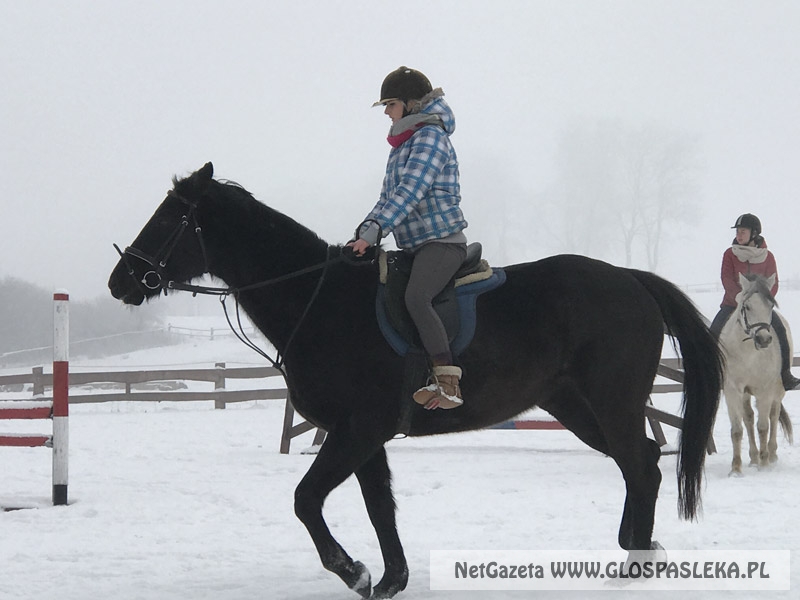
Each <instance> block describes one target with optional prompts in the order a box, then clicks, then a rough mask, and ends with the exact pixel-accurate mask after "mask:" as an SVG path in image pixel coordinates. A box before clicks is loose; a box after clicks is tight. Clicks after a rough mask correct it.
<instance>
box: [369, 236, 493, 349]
mask: <svg viewBox="0 0 800 600" xmlns="http://www.w3.org/2000/svg"><path fill="white" fill-rule="evenodd" d="M481 253H482V248H481V245H480V244H479V243H477V242H475V243H472V244H469V245H468V246H467V257H466V259H465V260H464V262H463V263H462V264H461V267H460V268H459V269H458V271H457V272H456V274H455V276H454V277H453V278H452V279H451V280H450V282H449V283H448V284H447V285H446V286H445V288H444V290H442V291H441V293H439V295H438V296H436V297H435V298H434V299H433V302H432V305H433V308H434V310H435V311H436V313H437V314H438V315H439V318H440V319H441V320H442V324H443V325H444V328H445V331H447V337H448V340H449V341H450V350H451V352H452V353H453V356H458V355H459V354H461V352H463V351H464V350H465V349H466V348H467V346H469V343H470V342H471V341H472V337H473V336H474V335H475V325H476V315H475V305H476V301H477V297H478V296H479V295H480V294H482V293H483V292H488V291H489V290H493V289H495V288H497V287H499V286H500V285H502V284H503V282H505V280H506V275H505V271H503V270H502V269H493V268H491V267H490V266H489V263H488V262H486V261H485V260H483V259H482V258H481ZM413 261H414V257H413V256H412V255H411V254H409V253H407V252H402V251H391V252H383V251H381V252H380V254H379V255H378V265H379V268H380V285H379V286H378V294H377V297H376V301H375V311H376V315H377V318H378V325H379V326H380V329H381V332H382V333H383V336H384V338H386V341H387V342H388V343H389V345H390V346H391V347H392V349H393V350H394V351H395V352H396V353H397V354H399V355H400V356H405V355H406V353H408V351H409V350H410V349H414V350H419V349H421V347H422V343H421V341H420V337H419V333H418V332H417V328H416V326H415V325H414V322H413V321H412V319H411V316H410V315H409V314H408V310H407V309H406V304H405V290H406V287H407V286H408V280H409V277H410V275H411V267H412V265H413Z"/></svg>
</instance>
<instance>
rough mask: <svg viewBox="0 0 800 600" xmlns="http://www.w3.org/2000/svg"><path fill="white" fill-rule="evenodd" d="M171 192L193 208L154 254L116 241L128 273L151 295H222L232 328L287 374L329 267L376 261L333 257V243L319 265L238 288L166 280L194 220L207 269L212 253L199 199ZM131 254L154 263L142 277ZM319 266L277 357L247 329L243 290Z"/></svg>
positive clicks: (344, 256)
mask: <svg viewBox="0 0 800 600" xmlns="http://www.w3.org/2000/svg"><path fill="white" fill-rule="evenodd" d="M167 195H168V196H171V197H173V198H176V199H178V200H180V201H181V202H183V203H184V204H186V205H187V206H188V207H189V210H188V211H187V212H186V214H184V215H183V216H182V217H181V219H180V222H179V223H178V224H177V225H176V226H175V228H174V229H173V230H172V233H170V235H169V236H168V237H167V239H166V240H165V241H164V243H162V244H161V246H160V247H159V249H158V250H157V251H156V253H155V254H154V255H152V256H151V255H149V254H147V253H146V252H142V251H141V250H139V249H138V248H134V247H133V246H128V247H126V248H125V251H124V252H123V251H121V250H120V249H119V246H117V244H114V248H115V249H116V251H117V253H118V254H119V255H120V258H121V259H122V261H123V263H124V264H125V266H126V267H127V269H128V275H130V276H131V277H132V278H133V280H134V281H135V282H136V285H137V286H138V288H139V290H140V291H141V292H142V294H143V295H145V296H146V295H147V291H146V290H150V291H152V290H158V291H159V293H160V292H161V291H162V290H163V292H164V295H166V294H167V291H168V290H174V291H186V292H191V293H192V294H193V295H195V296H196V295H197V294H204V295H210V296H218V297H219V299H220V303H221V304H222V309H223V311H224V313H225V319H226V320H227V322H228V326H229V327H230V328H231V331H233V333H234V335H235V336H236V337H237V338H238V339H239V341H241V342H242V343H243V344H245V345H246V346H248V347H249V348H251V349H252V350H254V351H255V352H257V353H258V354H260V355H261V356H263V357H264V358H266V359H267V360H268V361H269V362H270V363H271V364H272V366H273V367H275V368H276V369H278V370H279V371H280V372H281V373H282V374H283V375H284V377H285V376H286V373H285V371H284V369H283V364H284V362H285V357H286V354H287V352H288V350H289V346H290V345H291V343H292V341H293V340H294V337H295V334H296V333H297V331H298V329H300V325H301V324H302V323H303V320H304V319H305V317H306V315H307V314H308V311H309V310H310V309H311V305H312V304H313V303H314V300H315V299H316V298H317V295H318V294H319V291H320V289H321V288H322V284H323V282H324V281H325V275H326V274H327V272H328V267H329V266H330V265H332V264H333V263H336V262H340V261H343V260H346V261H348V262H350V263H352V264H357V265H363V264H368V263H371V262H373V261H372V260H368V261H365V260H359V259H358V258H355V257H354V256H349V255H348V254H346V253H345V252H343V251H342V252H340V253H339V255H338V256H334V257H333V258H331V247H330V246H327V247H326V249H325V260H324V261H322V262H320V263H317V264H315V265H311V266H310V267H305V268H303V269H300V270H298V271H292V272H291V273H287V274H285V275H280V276H278V277H274V278H272V279H267V280H264V281H259V282H256V283H252V284H250V285H246V286H242V287H238V288H232V287H211V286H205V285H192V284H189V283H183V282H179V281H174V280H167V281H166V282H165V277H164V274H165V273H166V269H167V264H168V262H169V259H170V257H171V255H172V251H173V250H174V249H175V247H176V246H177V245H178V242H179V241H180V239H181V237H182V236H183V233H184V232H185V231H186V229H187V228H188V227H189V223H190V221H191V222H193V224H194V232H195V234H196V235H197V241H198V244H199V245H200V251H201V252H202V254H203V261H204V263H205V270H204V273H208V272H209V268H208V255H207V253H206V245H205V242H204V241H203V230H202V228H201V227H200V224H199V223H198V221H197V214H196V210H197V202H193V201H191V200H189V199H187V198H185V197H184V196H182V195H180V194H179V193H178V192H176V191H175V190H170V191H168V192H167ZM357 231H358V230H357ZM356 237H358V234H356ZM129 257H134V258H137V259H139V260H142V261H144V262H145V263H147V264H148V265H150V267H151V269H150V270H149V271H147V272H146V273H145V274H144V276H143V277H142V279H141V280H140V279H138V278H137V277H136V272H135V270H134V269H133V266H132V265H131V263H130V260H129ZM319 270H321V271H322V273H320V276H319V279H318V280H317V285H316V286H315V288H314V292H313V293H312V294H311V298H310V299H309V301H308V303H307V304H306V307H305V309H304V310H303V313H302V314H301V315H300V318H299V319H298V321H297V323H296V324H295V326H294V329H292V332H291V334H290V335H289V339H288V341H287V342H286V346H285V348H284V350H283V356H280V355H278V356H276V358H274V359H273V358H272V357H271V356H269V355H268V354H267V353H266V352H265V351H264V350H262V349H261V348H259V347H258V345H257V344H256V343H255V342H253V341H252V340H251V339H250V338H249V337H248V336H247V334H246V333H245V332H244V327H243V325H242V320H241V315H240V311H239V294H240V293H241V292H244V291H250V290H254V289H258V288H262V287H266V286H269V285H274V284H277V283H281V282H283V281H288V280H290V279H294V278H296V277H300V276H301V275H305V274H307V273H311V272H313V271H319ZM145 288H146V289H145ZM228 296H233V297H234V300H235V302H236V324H237V326H234V324H233V323H232V322H231V318H230V316H229V314H228V307H227V305H226V304H225V300H226V299H227V297H228ZM237 327H238V331H237Z"/></svg>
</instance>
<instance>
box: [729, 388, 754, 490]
mask: <svg viewBox="0 0 800 600" xmlns="http://www.w3.org/2000/svg"><path fill="white" fill-rule="evenodd" d="M725 404H726V405H727V406H728V418H729V419H730V421H731V446H732V447H733V460H732V461H731V472H730V473H728V475H729V476H741V475H742V406H743V403H742V398H741V395H740V394H739V393H737V392H736V391H735V390H730V391H729V390H725ZM748 404H749V398H748Z"/></svg>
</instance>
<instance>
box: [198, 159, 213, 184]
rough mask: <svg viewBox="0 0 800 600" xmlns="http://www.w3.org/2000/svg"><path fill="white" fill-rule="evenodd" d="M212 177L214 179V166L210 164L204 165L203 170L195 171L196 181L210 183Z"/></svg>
mask: <svg viewBox="0 0 800 600" xmlns="http://www.w3.org/2000/svg"><path fill="white" fill-rule="evenodd" d="M212 177H214V165H212V164H211V163H210V162H207V163H206V164H204V165H203V168H202V169H199V170H198V171H197V178H198V180H201V181H202V180H205V181H211V178H212Z"/></svg>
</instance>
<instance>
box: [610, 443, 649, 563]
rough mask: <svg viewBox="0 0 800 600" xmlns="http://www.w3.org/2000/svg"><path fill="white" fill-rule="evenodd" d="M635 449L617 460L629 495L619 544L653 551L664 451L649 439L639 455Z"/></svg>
mask: <svg viewBox="0 0 800 600" xmlns="http://www.w3.org/2000/svg"><path fill="white" fill-rule="evenodd" d="M635 447H636V446H630V447H629V449H628V450H627V451H623V452H624V453H625V455H624V456H622V457H620V458H617V457H616V456H615V457H614V460H615V461H616V463H617V465H618V466H619V468H620V470H621V471H622V476H623V477H624V478H625V491H626V494H625V507H624V509H623V512H622V521H621V523H620V526H619V536H618V542H619V545H620V546H621V547H622V548H624V549H625V550H650V549H652V548H653V524H654V523H655V515H656V501H657V500H658V489H659V488H660V487H661V469H659V468H658V459H659V458H660V457H661V448H660V447H659V445H658V444H657V443H656V442H655V441H653V440H651V439H649V438H647V437H646V436H645V437H644V440H643V441H640V442H639V444H638V447H639V451H638V452H632V451H631V448H635Z"/></svg>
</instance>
